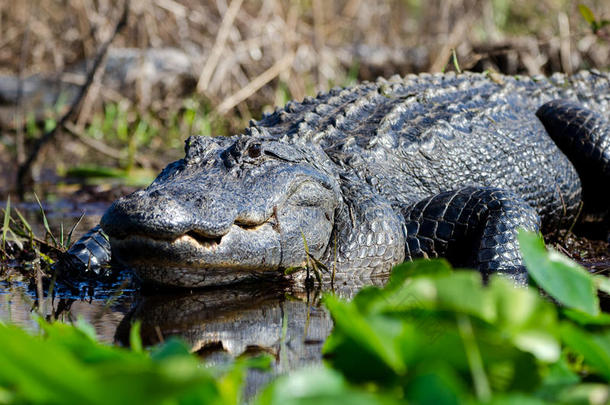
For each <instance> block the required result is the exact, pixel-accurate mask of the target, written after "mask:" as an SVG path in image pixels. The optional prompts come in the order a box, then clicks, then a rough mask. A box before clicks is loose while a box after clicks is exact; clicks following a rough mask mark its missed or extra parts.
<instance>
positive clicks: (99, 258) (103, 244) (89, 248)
mask: <svg viewBox="0 0 610 405" xmlns="http://www.w3.org/2000/svg"><path fill="white" fill-rule="evenodd" d="M109 263H110V242H109V241H108V237H107V236H106V235H105V234H104V231H102V228H101V227H100V226H99V225H97V226H95V227H93V228H91V229H90V230H89V232H87V233H86V234H84V235H83V236H82V237H81V238H80V239H79V240H78V241H76V242H75V243H74V244H73V245H72V247H70V249H69V250H68V251H67V252H66V254H65V256H64V257H63V258H62V260H61V262H60V265H63V267H64V268H66V269H67V270H68V271H69V272H70V273H77V274H76V275H77V276H81V277H92V278H96V277H100V276H102V277H103V276H107V275H109V274H107V273H108V271H109V270H108V269H107V265H108V264H109Z"/></svg>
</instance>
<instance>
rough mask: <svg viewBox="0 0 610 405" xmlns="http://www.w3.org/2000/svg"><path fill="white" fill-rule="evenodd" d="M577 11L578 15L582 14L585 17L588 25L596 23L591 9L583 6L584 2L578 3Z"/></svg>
mask: <svg viewBox="0 0 610 405" xmlns="http://www.w3.org/2000/svg"><path fill="white" fill-rule="evenodd" d="M578 11H580V15H582V17H583V18H584V19H585V21H586V22H587V23H588V24H589V25H591V26H595V25H596V20H595V15H594V14H593V11H591V9H590V8H589V7H587V6H585V5H584V4H579V5H578Z"/></svg>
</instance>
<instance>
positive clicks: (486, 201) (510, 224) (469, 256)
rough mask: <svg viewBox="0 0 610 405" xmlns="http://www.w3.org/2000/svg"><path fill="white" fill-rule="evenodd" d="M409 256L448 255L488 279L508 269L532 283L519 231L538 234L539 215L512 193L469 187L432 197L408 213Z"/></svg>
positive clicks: (522, 281) (517, 278)
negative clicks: (523, 254) (522, 254)
mask: <svg viewBox="0 0 610 405" xmlns="http://www.w3.org/2000/svg"><path fill="white" fill-rule="evenodd" d="M403 214H404V217H405V220H406V252H405V257H406V259H414V258H417V257H429V258H434V257H446V258H447V259H448V260H449V261H450V262H451V263H452V264H454V265H456V266H468V267H475V268H478V269H479V270H480V271H481V273H482V274H483V277H484V278H485V279H486V278H487V277H488V276H489V275H491V274H495V273H502V274H505V275H507V276H509V277H510V278H512V279H514V280H515V281H516V282H517V283H519V284H526V283H527V273H526V271H525V267H524V265H523V261H522V257H521V253H520V251H519V244H518V241H517V232H518V230H519V229H520V228H524V229H527V230H530V231H534V232H537V231H538V230H539V218H538V214H537V213H536V211H535V210H534V208H532V207H531V206H529V205H528V204H527V203H526V202H525V201H523V200H522V199H521V198H519V197H518V196H516V195H515V194H513V193H512V192H509V191H506V190H502V189H497V188H485V187H466V188H462V189H459V190H454V191H449V192H444V193H440V194H437V195H435V196H433V197H430V198H426V199H424V200H422V201H420V202H418V203H416V204H414V205H412V206H410V207H408V208H407V209H405V210H404V211H403Z"/></svg>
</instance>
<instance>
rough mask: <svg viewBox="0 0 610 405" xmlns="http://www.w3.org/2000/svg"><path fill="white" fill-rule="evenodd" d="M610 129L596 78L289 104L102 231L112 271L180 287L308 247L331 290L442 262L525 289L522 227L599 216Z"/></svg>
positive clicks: (437, 85)
mask: <svg viewBox="0 0 610 405" xmlns="http://www.w3.org/2000/svg"><path fill="white" fill-rule="evenodd" d="M551 101H552V102H551ZM537 111H538V117H537V116H536V113H537ZM609 116H610V78H609V76H608V74H601V73H599V72H582V73H579V74H578V75H575V76H573V77H570V78H568V77H566V76H562V75H554V76H552V77H551V78H543V77H538V78H534V79H531V78H513V77H508V76H500V75H494V76H493V77H488V76H486V75H484V74H472V73H467V74H461V75H454V74H436V75H430V74H422V75H419V76H415V75H412V76H407V77H406V78H404V79H403V78H398V77H396V78H392V79H390V80H383V79H380V80H378V81H377V82H375V83H363V84H360V85H358V86H355V87H352V88H347V89H334V90H331V91H330V92H329V93H324V94H320V95H318V97H317V98H315V99H314V98H306V99H305V100H304V101H303V102H301V103H297V102H289V103H288V104H287V105H286V106H285V107H284V108H282V109H278V110H276V111H275V112H274V113H273V114H270V115H267V116H265V117H263V118H262V119H261V120H260V121H258V122H252V123H251V124H250V127H249V128H247V129H246V131H245V134H243V135H238V136H234V137H219V138H207V137H191V138H189V139H188V140H187V143H186V157H185V158H184V159H182V160H179V161H177V162H174V163H172V164H170V165H169V166H168V167H167V168H166V169H165V170H164V171H163V172H162V173H161V174H160V175H159V177H158V178H157V179H156V180H155V181H154V182H153V183H152V184H151V185H150V186H149V187H148V188H147V189H145V190H142V191H138V192H136V193H134V194H131V195H129V196H127V197H124V198H121V199H120V200H118V201H116V202H115V203H114V204H113V205H112V206H111V207H110V209H109V210H108V211H107V212H106V214H105V215H104V217H103V218H102V221H101V226H102V228H103V230H104V231H105V232H106V233H107V234H108V235H109V237H110V244H111V246H112V254H113V257H115V258H116V259H118V260H119V261H120V262H123V263H125V264H127V265H128V266H130V267H131V268H133V269H134V270H135V271H136V274H137V275H138V276H139V277H140V278H141V279H143V280H145V281H152V282H155V283H161V284H169V285H176V286H188V287H193V286H205V285H216V284H228V283H232V282H235V281H239V280H242V279H245V278H253V277H261V276H266V275H270V274H276V275H277V274H280V273H281V270H282V269H286V268H289V267H293V266H303V265H305V264H306V263H307V258H306V254H305V249H304V243H303V239H305V240H306V241H307V245H308V249H309V252H310V254H311V256H312V257H313V258H315V259H316V260H319V261H321V262H323V263H326V264H327V265H328V266H330V267H332V266H333V265H334V263H335V261H336V263H337V266H336V279H337V280H342V279H344V280H355V279H357V280H360V281H362V279H369V278H374V277H376V276H384V275H387V273H388V272H389V270H390V268H391V267H392V266H393V265H395V264H397V263H400V262H402V261H403V260H406V259H412V258H415V257H439V256H441V257H447V258H448V259H449V260H450V261H452V262H453V263H454V264H457V265H461V266H475V267H477V268H479V269H480V270H481V271H482V273H483V274H484V275H489V274H492V273H503V274H507V275H509V276H510V277H513V278H515V279H516V280H517V282H524V281H525V280H526V273H525V269H524V267H523V263H522V259H521V255H520V253H519V250H518V243H517V240H516V234H517V230H518V229H519V228H525V229H529V230H533V231H537V230H542V231H543V232H547V231H550V230H553V229H557V228H560V227H566V226H568V225H570V224H571V223H572V222H573V221H574V220H575V218H576V215H577V212H578V209H579V206H580V205H581V203H583V202H584V207H585V210H593V211H598V212H601V213H602V214H604V213H607V210H608V198H607V197H608V189H609V188H610V187H608V185H609V184H610V181H609V179H610V176H609V173H608V172H609V169H608V168H609V167H610V165H609V164H608V161H609V160H610V146H609V145H610V136H609V133H610V130H609V126H608V121H607V117H609ZM560 149H562V150H564V151H565V154H564V153H563V152H562V150H560ZM579 176H580V177H579ZM581 178H583V179H584V181H583V182H582V184H584V186H585V189H584V192H583V191H582V187H581ZM84 242H86V241H84ZM82 246H84V247H85V248H83V249H81V250H79V251H78V252H73V253H75V255H73V257H75V256H76V257H77V258H78V260H77V261H80V262H84V261H85V260H84V259H86V258H87V257H88V256H87V254H88V253H87V252H88V250H87V249H86V243H85V244H83V245H81V247H82ZM335 246H336V249H335ZM326 279H328V277H327V278H326Z"/></svg>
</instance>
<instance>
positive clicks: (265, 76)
mask: <svg viewBox="0 0 610 405" xmlns="http://www.w3.org/2000/svg"><path fill="white" fill-rule="evenodd" d="M293 59H294V53H289V54H287V55H286V56H284V57H283V58H282V59H280V60H278V61H277V62H275V64H274V65H273V66H271V67H270V68H269V69H267V70H265V71H264V72H263V73H261V74H260V75H258V76H257V77H256V78H254V80H252V81H251V82H250V83H249V84H248V85H247V86H245V87H242V88H241V89H239V90H238V91H237V92H236V93H234V94H232V95H230V96H229V97H227V98H225V99H224V101H223V102H222V103H220V105H219V106H218V108H217V110H218V113H220V114H225V113H226V112H227V111H229V110H230V109H231V108H233V107H235V106H236V105H237V104H239V103H241V102H242V101H244V100H245V99H247V98H248V97H250V96H251V95H252V94H254V93H256V91H257V90H259V89H260V88H261V87H263V86H264V85H265V84H267V83H269V82H270V81H271V80H273V79H275V78H276V76H278V75H279V74H280V73H282V72H283V71H284V70H286V69H288V68H289V67H290V66H291V65H292V61H293Z"/></svg>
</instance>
